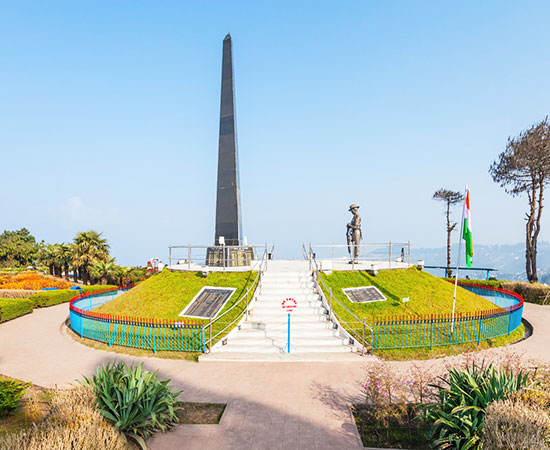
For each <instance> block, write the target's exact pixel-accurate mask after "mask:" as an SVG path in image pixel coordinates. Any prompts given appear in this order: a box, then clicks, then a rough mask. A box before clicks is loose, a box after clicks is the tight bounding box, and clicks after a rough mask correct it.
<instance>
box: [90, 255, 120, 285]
mask: <svg viewBox="0 0 550 450" xmlns="http://www.w3.org/2000/svg"><path fill="white" fill-rule="evenodd" d="M89 272H90V276H91V277H92V278H93V279H94V280H99V281H101V284H108V283H109V281H111V280H113V279H115V277H116V272H117V265H116V264H115V260H114V259H110V260H109V261H98V262H96V263H95V264H92V265H91V266H90V267H89Z"/></svg>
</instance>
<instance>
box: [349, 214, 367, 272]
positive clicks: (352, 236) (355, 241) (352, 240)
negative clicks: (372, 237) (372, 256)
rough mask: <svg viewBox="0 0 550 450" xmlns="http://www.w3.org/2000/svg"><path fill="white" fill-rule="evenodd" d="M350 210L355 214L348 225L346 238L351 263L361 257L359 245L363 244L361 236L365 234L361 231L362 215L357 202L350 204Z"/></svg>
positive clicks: (355, 262)
mask: <svg viewBox="0 0 550 450" xmlns="http://www.w3.org/2000/svg"><path fill="white" fill-rule="evenodd" d="M349 211H350V212H351V213H352V214H353V219H351V222H350V223H348V225H347V230H346V238H347V241H348V252H349V256H350V262H349V263H350V264H352V263H353V264H357V259H358V258H359V249H360V247H359V245H360V244H361V238H362V237H363V234H362V232H361V216H360V215H359V206H357V205H356V204H355V203H353V204H352V205H350V207H349ZM351 247H353V257H352V253H351Z"/></svg>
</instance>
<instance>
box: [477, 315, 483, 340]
mask: <svg viewBox="0 0 550 450" xmlns="http://www.w3.org/2000/svg"><path fill="white" fill-rule="evenodd" d="M482 321H483V315H480V316H479V331H478V333H477V345H479V344H481V322H482Z"/></svg>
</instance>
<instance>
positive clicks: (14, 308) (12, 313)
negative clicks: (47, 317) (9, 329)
mask: <svg viewBox="0 0 550 450" xmlns="http://www.w3.org/2000/svg"><path fill="white" fill-rule="evenodd" d="M32 310H33V302H32V301H30V300H28V299H26V298H18V299H15V298H0V323H2V322H6V321H7V320H11V319H15V318H16V317H19V316H23V315H25V314H29V313H31V312H32Z"/></svg>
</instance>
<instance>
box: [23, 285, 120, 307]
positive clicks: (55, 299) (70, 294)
mask: <svg viewBox="0 0 550 450" xmlns="http://www.w3.org/2000/svg"><path fill="white" fill-rule="evenodd" d="M115 287H116V286H111V285H108V286H106V285H99V286H98V285H96V286H82V293H83V294H86V293H88V292H96V291H102V290H105V289H112V288H115ZM77 295H78V291H75V290H73V289H59V290H56V291H42V292H39V293H38V294H34V295H31V296H30V297H29V300H31V301H32V302H33V303H34V307H35V308H44V307H46V306H54V305H59V304H60V303H65V302H68V301H70V300H71V299H72V298H74V297H76V296H77Z"/></svg>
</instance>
